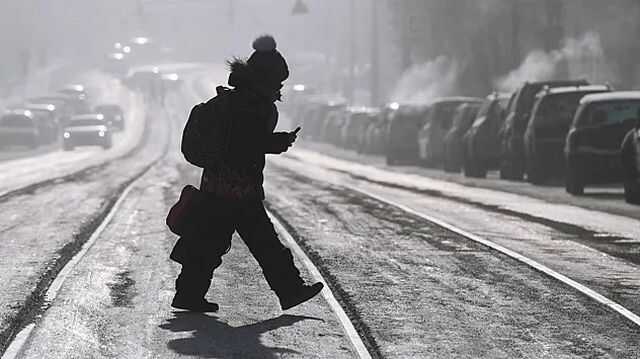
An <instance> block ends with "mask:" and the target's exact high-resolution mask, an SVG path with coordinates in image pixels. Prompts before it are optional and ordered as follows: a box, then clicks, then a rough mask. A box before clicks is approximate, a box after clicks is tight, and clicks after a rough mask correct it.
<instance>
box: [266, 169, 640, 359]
mask: <svg viewBox="0 0 640 359" xmlns="http://www.w3.org/2000/svg"><path fill="white" fill-rule="evenodd" d="M275 167H276V168H277V170H276V171H277V172H278V173H280V174H282V175H283V176H284V177H286V178H289V179H290V180H293V181H294V182H296V183H298V182H300V183H306V184H308V185H309V186H318V187H323V186H325V187H326V188H330V189H329V190H328V191H329V192H331V191H334V190H336V188H335V187H334V186H336V185H333V184H326V183H325V184H324V185H323V184H322V182H323V181H322V180H319V179H318V177H317V176H313V177H312V176H306V175H304V174H301V173H298V172H294V171H292V170H291V169H288V168H285V167H281V166H278V165H276V166H275ZM337 187H342V188H343V189H342V190H340V191H347V192H350V193H351V194H350V195H352V196H354V197H361V198H363V199H364V200H365V201H369V202H377V203H378V205H379V206H386V207H393V208H395V209H396V210H400V211H402V212H403V213H405V216H407V217H409V218H413V219H414V220H416V221H420V222H421V223H425V224H427V223H428V225H429V226H431V227H433V226H435V227H438V228H440V230H442V231H445V232H447V233H448V235H450V236H454V237H458V238H460V239H464V240H465V241H468V242H472V243H473V245H472V244H464V243H462V244H460V243H458V242H456V243H457V244H456V245H462V246H470V247H474V248H476V247H480V248H484V251H485V252H493V253H495V255H494V256H504V257H505V258H509V260H510V261H512V263H513V264H512V265H513V266H522V267H526V268H529V269H531V270H532V273H538V274H540V275H543V276H545V277H547V278H548V279H550V280H552V281H555V282H556V283H558V285H560V286H564V287H565V290H570V291H574V293H575V294H577V295H578V296H584V297H585V298H588V300H589V301H591V302H592V303H593V304H595V305H597V306H599V307H600V308H601V309H598V310H597V311H607V312H609V313H611V314H613V315H617V316H618V318H619V319H618V320H619V321H620V323H621V324H623V323H626V326H627V327H629V329H630V330H631V331H632V332H635V333H638V332H640V318H639V317H638V316H637V314H635V313H633V312H632V311H631V310H629V309H627V308H625V307H624V306H623V305H621V304H619V303H617V302H615V301H614V300H611V299H609V298H607V297H605V296H603V295H601V294H599V293H598V292H597V291H595V290H593V289H591V288H589V287H588V286H586V285H583V284H581V283H578V282H577V281H574V280H572V279H570V278H568V277H567V276H564V275H563V274H561V273H559V272H556V271H554V270H552V269H551V268H548V267H545V266H544V265H542V264H541V263H538V262H536V261H535V260H533V259H531V258H528V257H526V256H524V255H522V254H520V253H516V252H514V251H511V250H509V249H507V248H504V247H502V246H501V245H499V244H497V243H493V242H492V241H490V240H488V239H486V238H482V237H480V236H477V235H474V234H472V233H469V232H467V231H465V230H463V229H461V228H457V227H456V226H454V225H451V224H449V223H447V222H445V221H442V220H440V219H438V218H435V217H432V216H429V215H427V214H424V213H420V211H418V210H414V209H411V208H409V207H407V206H404V205H402V204H400V203H397V202H395V201H393V200H390V199H388V198H384V197H382V196H380V195H376V194H374V193H370V192H368V191H366V190H363V189H361V188H358V187H357V186H350V185H348V184H339V185H337ZM331 188H333V189H331ZM354 194H355V195H354ZM310 196H311V195H310ZM336 196H342V197H345V194H339V195H336ZM311 202H312V201H311ZM307 205H308V204H307ZM269 209H270V211H271V212H272V213H274V215H276V217H277V218H278V220H279V221H280V222H281V223H283V225H284V226H285V227H286V229H287V231H288V232H290V233H291V234H292V235H293V236H294V237H295V238H296V240H297V242H298V243H299V244H300V246H301V247H302V248H303V249H304V250H305V252H306V253H307V255H308V256H309V257H310V258H311V259H312V261H313V262H314V264H315V265H316V266H317V267H318V269H319V270H320V272H321V273H322V275H323V276H324V277H325V278H326V279H327V282H328V284H329V286H330V288H331V289H332V291H333V292H334V293H335V294H336V297H337V298H338V301H339V302H340V304H341V305H342V306H343V308H344V309H345V311H346V312H347V313H348V315H349V318H350V319H351V320H352V322H353V325H354V327H355V328H356V330H357V331H358V334H359V336H360V338H361V339H362V340H363V342H364V343H365V345H366V347H367V349H368V350H369V352H370V353H371V355H372V357H375V358H383V357H386V355H385V350H384V348H383V349H381V347H384V344H383V343H380V342H379V341H378V340H377V338H376V332H377V333H379V332H380V330H379V328H376V324H375V323H370V322H368V321H367V320H370V319H371V317H370V316H367V314H365V313H362V306H361V304H360V303H358V296H357V295H354V292H353V289H351V290H348V289H343V287H345V283H342V282H341V279H340V276H339V275H336V273H335V271H336V268H334V266H335V264H334V262H332V261H331V260H330V259H329V260H328V258H326V253H322V251H319V250H318V249H317V248H314V245H313V244H311V243H310V242H311V241H308V240H306V239H305V236H306V235H308V234H305V233H304V231H299V230H298V229H296V227H299V226H300V225H299V224H296V223H295V221H292V220H291V217H292V216H291V212H287V210H284V211H283V209H284V208H283V207H282V205H274V204H270V205H269ZM285 212H286V213H285ZM327 213H330V211H327ZM307 216H308V215H307ZM309 220H312V219H311V218H310V219H309ZM425 255H427V256H428V255H429V254H428V253H425ZM465 260H470V262H469V265H470V266H473V265H474V263H473V262H474V261H473V260H471V259H469V258H467V259H465ZM504 260H506V259H504ZM504 260H503V261H504ZM478 276H479V277H482V276H483V275H482V274H478ZM470 300H473V299H472V298H470Z"/></svg>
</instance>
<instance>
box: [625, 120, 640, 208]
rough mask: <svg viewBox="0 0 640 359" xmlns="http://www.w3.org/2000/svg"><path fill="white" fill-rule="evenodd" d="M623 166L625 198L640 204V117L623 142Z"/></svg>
mask: <svg viewBox="0 0 640 359" xmlns="http://www.w3.org/2000/svg"><path fill="white" fill-rule="evenodd" d="M621 155H622V157H621V158H622V168H623V171H624V173H623V174H624V199H625V200H626V201H627V202H629V203H633V204H640V118H638V119H636V126H635V128H634V129H632V130H631V131H629V133H627V136H625V138H624V141H623V142H622V149H621Z"/></svg>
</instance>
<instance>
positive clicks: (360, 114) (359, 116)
mask: <svg viewBox="0 0 640 359" xmlns="http://www.w3.org/2000/svg"><path fill="white" fill-rule="evenodd" d="M378 112H379V111H378V110H376V109H374V108H368V107H351V108H347V111H346V112H345V121H344V124H343V127H342V133H341V140H342V145H343V146H344V147H345V148H347V149H352V150H357V151H358V152H363V148H364V142H365V135H366V130H367V128H368V127H369V125H370V124H371V123H373V121H374V119H375V116H376V115H377V113H378Z"/></svg>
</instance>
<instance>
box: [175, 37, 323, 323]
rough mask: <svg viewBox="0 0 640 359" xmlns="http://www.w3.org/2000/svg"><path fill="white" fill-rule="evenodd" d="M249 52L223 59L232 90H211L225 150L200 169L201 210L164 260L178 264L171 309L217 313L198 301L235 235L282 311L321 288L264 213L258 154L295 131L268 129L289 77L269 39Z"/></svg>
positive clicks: (274, 149)
mask: <svg viewBox="0 0 640 359" xmlns="http://www.w3.org/2000/svg"><path fill="white" fill-rule="evenodd" d="M253 48H254V49H255V51H254V53H253V54H252V55H251V57H249V59H248V60H246V61H244V60H241V59H234V60H233V61H231V62H230V69H231V73H230V75H229V80H228V82H229V85H230V86H231V87H233V88H232V89H225V88H219V89H218V91H219V95H218V97H221V96H226V100H225V101H220V103H224V104H225V106H226V108H224V109H223V110H222V111H218V115H220V114H222V115H221V116H227V117H229V118H228V120H229V121H230V123H231V125H230V130H229V132H230V133H229V136H230V137H229V138H228V140H226V142H227V143H228V150H227V151H226V152H225V158H224V160H223V161H217V162H215V163H214V164H209V165H207V166H206V167H205V168H204V171H203V175H202V180H201V185H200V190H201V191H202V192H204V193H205V195H206V196H205V197H206V200H205V201H204V203H203V205H202V212H201V214H200V215H198V216H197V217H198V218H194V221H193V222H192V224H193V225H192V226H191V227H190V228H189V229H188V230H187V232H186V233H185V234H183V235H182V237H181V238H180V239H179V240H178V242H177V243H176V245H175V247H174V249H173V251H172V253H171V259H173V260H174V261H176V262H178V263H180V264H182V271H181V272H180V275H179V276H178V278H177V280H176V295H175V297H174V299H173V302H172V306H173V307H175V308H180V309H187V310H191V311H201V312H206V311H217V310H218V305H217V304H215V303H209V302H207V301H206V300H205V299H204V296H205V294H206V293H207V291H208V289H209V285H210V283H211V278H212V276H213V271H214V270H215V269H216V268H217V267H218V266H220V264H221V263H222V256H223V255H224V254H225V253H226V252H227V251H228V250H229V248H230V246H231V237H232V234H233V233H234V232H235V231H237V232H238V233H239V234H240V237H241V238H242V240H243V241H244V242H245V243H246V245H247V247H249V250H250V252H251V254H252V255H253V256H254V257H255V259H256V260H257V261H258V263H259V265H260V267H261V268H262V271H263V274H264V276H265V278H266V280H267V282H268V283H269V286H270V287H271V289H272V290H273V291H274V292H275V293H276V295H277V296H278V298H279V300H280V305H281V307H282V309H283V310H284V309H288V308H291V307H293V306H295V305H298V304H300V303H302V302H305V301H307V300H309V299H310V298H312V297H314V296H315V295H316V294H318V293H319V292H320V291H321V290H322V288H323V284H322V283H315V284H313V285H306V284H305V283H304V281H303V280H302V278H301V277H300V272H299V271H298V269H297V268H296V266H295V264H294V262H293V256H292V255H291V251H290V250H289V249H288V248H286V247H285V246H284V245H282V243H281V242H280V240H279V239H278V235H277V234H276V231H275V230H274V228H273V224H272V223H271V221H270V219H269V217H268V216H267V213H266V211H265V209H264V205H263V200H264V190H263V188H262V183H263V174H262V171H263V169H264V166H265V154H267V153H271V154H280V153H283V152H285V151H287V149H288V148H289V147H290V146H291V145H292V144H293V142H294V141H295V139H296V133H297V131H295V132H274V129H275V127H276V123H277V121H278V110H277V108H276V106H275V103H274V102H275V101H277V100H279V99H280V89H281V88H282V82H283V81H284V80H286V79H287V78H288V76H289V69H288V66H287V63H286V61H285V59H284V57H282V55H281V54H280V52H278V51H277V50H276V42H275V40H274V39H273V38H272V37H271V36H262V37H260V38H258V39H256V40H255V41H254V43H253ZM225 119H227V118H225ZM210 120H212V121H220V120H221V119H220V118H215V119H210ZM214 147H215V145H214V146H212V148H214ZM205 157H206V154H205ZM210 157H213V156H210Z"/></svg>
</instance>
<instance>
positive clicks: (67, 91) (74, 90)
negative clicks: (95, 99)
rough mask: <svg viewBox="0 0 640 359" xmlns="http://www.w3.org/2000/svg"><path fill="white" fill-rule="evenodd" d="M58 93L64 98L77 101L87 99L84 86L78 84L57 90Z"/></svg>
mask: <svg viewBox="0 0 640 359" xmlns="http://www.w3.org/2000/svg"><path fill="white" fill-rule="evenodd" d="M58 93H61V94H63V95H65V96H72V97H76V98H78V99H79V100H86V99H87V98H88V95H87V91H86V90H85V88H84V85H80V84H71V85H67V86H65V87H63V88H61V89H60V90H58Z"/></svg>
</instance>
